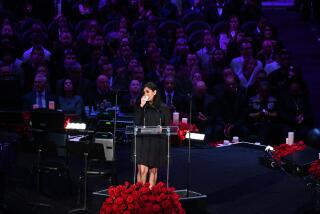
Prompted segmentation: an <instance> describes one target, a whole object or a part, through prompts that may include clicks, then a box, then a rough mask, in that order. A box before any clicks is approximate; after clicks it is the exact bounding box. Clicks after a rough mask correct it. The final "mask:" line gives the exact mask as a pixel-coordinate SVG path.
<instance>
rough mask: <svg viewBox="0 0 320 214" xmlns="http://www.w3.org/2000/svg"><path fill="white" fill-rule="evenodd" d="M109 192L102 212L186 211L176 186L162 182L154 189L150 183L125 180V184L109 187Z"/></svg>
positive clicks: (175, 213) (176, 212) (176, 213)
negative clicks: (176, 191)
mask: <svg viewBox="0 0 320 214" xmlns="http://www.w3.org/2000/svg"><path fill="white" fill-rule="evenodd" d="M108 192H109V197H108V198H107V199H106V200H105V202H104V203H103V205H102V207H101V209H100V214H109V213H119V214H120V213H121V214H122V213H123V214H130V213H131V214H132V213H137V214H144V213H145V214H150V213H172V214H184V213H185V211H184V210H183V208H182V206H181V203H180V201H179V195H178V194H177V193H175V192H174V188H167V187H166V185H165V184H164V183H162V182H160V183H158V184H156V185H155V186H153V187H152V189H150V188H149V184H145V185H143V184H142V183H136V184H132V185H130V183H129V182H125V184H124V185H119V186H116V187H114V186H111V187H109V189H108Z"/></svg>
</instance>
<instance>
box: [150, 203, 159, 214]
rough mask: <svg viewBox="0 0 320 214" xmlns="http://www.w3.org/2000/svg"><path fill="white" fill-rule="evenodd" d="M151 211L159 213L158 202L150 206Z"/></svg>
mask: <svg viewBox="0 0 320 214" xmlns="http://www.w3.org/2000/svg"><path fill="white" fill-rule="evenodd" d="M152 211H153V212H155V213H159V212H160V211H161V207H160V206H159V205H158V204H154V205H153V206H152Z"/></svg>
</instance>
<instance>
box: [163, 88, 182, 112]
mask: <svg viewBox="0 0 320 214" xmlns="http://www.w3.org/2000/svg"><path fill="white" fill-rule="evenodd" d="M161 97H162V101H163V102H164V103H166V104H167V105H168V103H167V102H166V101H167V98H166V94H165V91H164V90H162V92H161ZM171 100H172V101H171V105H172V106H174V107H175V109H172V108H171V110H175V111H177V112H184V113H187V112H188V108H187V107H188V102H187V99H186V97H185V96H183V95H182V94H181V93H179V92H178V91H177V90H175V91H174V94H173V97H172V98H171ZM169 108H170V106H169Z"/></svg>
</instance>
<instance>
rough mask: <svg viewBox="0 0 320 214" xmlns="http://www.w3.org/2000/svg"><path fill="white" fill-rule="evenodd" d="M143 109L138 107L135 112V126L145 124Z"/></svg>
mask: <svg viewBox="0 0 320 214" xmlns="http://www.w3.org/2000/svg"><path fill="white" fill-rule="evenodd" d="M143 114H144V112H143V109H142V108H141V107H140V106H138V105H137V106H136V107H135V110H134V115H135V117H134V124H135V125H142V124H143Z"/></svg>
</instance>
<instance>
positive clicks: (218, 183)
mask: <svg viewBox="0 0 320 214" xmlns="http://www.w3.org/2000/svg"><path fill="white" fill-rule="evenodd" d="M263 154H264V151H261V150H258V149H255V148H248V147H243V146H239V145H237V146H235V145H234V146H229V147H223V148H211V147H210V148H209V147H201V148H199V147H195V148H192V166H191V188H190V189H191V190H193V191H196V192H200V193H203V194H206V195H207V196H208V197H207V201H206V202H207V213H218V214H227V213H246V214H251V213H279V214H280V213H281V214H283V213H286V214H291V213H294V214H295V213H307V211H308V209H309V208H311V207H312V205H313V201H312V194H311V192H310V191H307V190H306V183H307V182H306V181H304V180H303V179H302V178H299V177H290V176H289V175H287V174H285V173H284V172H281V171H279V170H274V169H269V168H267V167H265V166H262V165H261V164H260V163H259V157H261V156H262V155H263ZM187 155H188V150H187V147H174V148H172V164H171V170H170V172H171V174H170V176H171V180H170V184H171V186H173V187H175V188H176V189H185V188H186V176H187V175H186V171H187V170H186V166H187V164H186V162H187ZM35 158H36V156H35V155H31V154H26V153H21V154H19V156H18V160H17V164H16V166H15V167H14V168H13V170H12V172H11V173H10V175H9V176H8V179H7V185H6V186H7V189H6V197H5V201H6V203H7V209H6V211H5V212H4V213H8V214H15V213H67V211H68V210H71V209H73V208H76V207H80V204H77V199H78V197H77V194H78V177H79V173H80V171H81V166H82V160H81V159H78V158H75V157H73V158H71V160H70V170H71V175H72V176H71V177H72V193H71V194H70V192H69V188H68V183H67V180H66V179H65V178H63V176H62V177H59V176H57V174H50V175H44V176H43V182H42V187H43V192H44V194H45V195H47V196H44V194H41V195H39V194H37V193H36V191H35V176H34V175H31V174H30V172H31V168H32V165H33V162H34V160H35ZM117 177H118V182H119V183H120V184H122V183H123V182H124V181H132V164H131V162H130V146H129V145H125V144H123V143H120V144H118V146H117ZM159 180H163V181H165V169H163V170H161V172H160V178H159ZM107 185H108V179H107V178H105V177H93V176H90V177H89V194H88V197H89V202H88V204H89V209H90V210H91V211H92V213H98V212H99V209H100V206H101V205H102V202H103V199H104V198H102V197H98V196H96V195H92V194H91V193H92V192H93V191H98V190H101V189H104V188H106V187H107ZM35 201H37V202H42V203H50V204H51V205H52V208H38V207H32V206H31V205H30V204H29V203H30V202H35ZM192 213H198V212H192ZM309 213H310V212H309Z"/></svg>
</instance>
